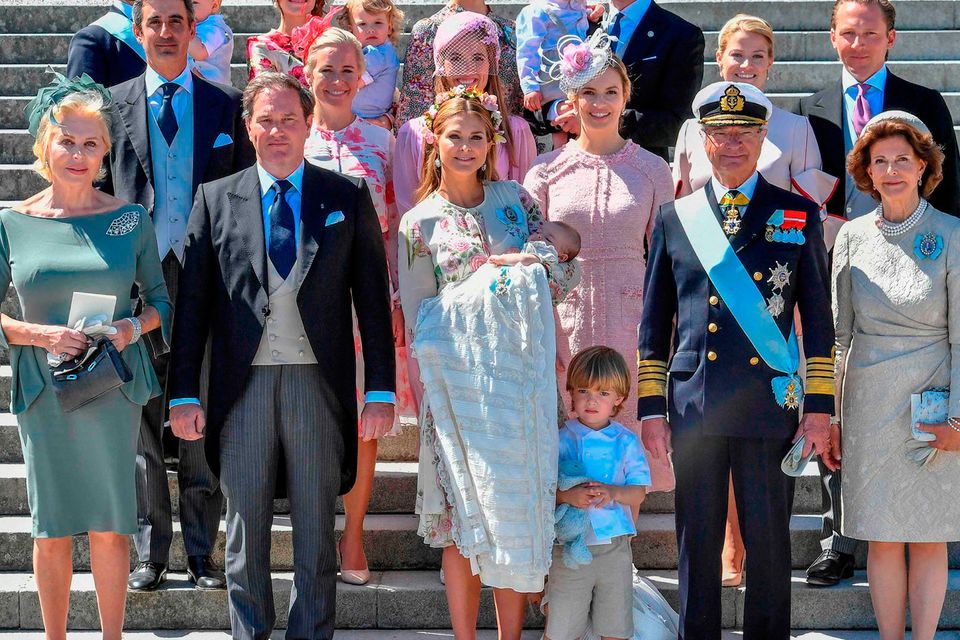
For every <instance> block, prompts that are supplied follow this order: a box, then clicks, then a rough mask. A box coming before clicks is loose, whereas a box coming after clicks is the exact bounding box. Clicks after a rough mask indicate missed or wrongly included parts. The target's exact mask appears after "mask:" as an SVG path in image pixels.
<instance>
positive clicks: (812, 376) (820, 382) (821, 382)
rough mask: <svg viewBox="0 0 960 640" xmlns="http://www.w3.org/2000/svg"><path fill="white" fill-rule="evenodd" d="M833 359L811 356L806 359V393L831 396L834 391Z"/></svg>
mask: <svg viewBox="0 0 960 640" xmlns="http://www.w3.org/2000/svg"><path fill="white" fill-rule="evenodd" d="M835 367H836V365H835V363H834V359H833V358H825V357H818V356H813V357H810V358H807V380H806V390H805V391H806V393H819V394H821V395H825V396H832V395H833V394H834V391H835V387H834V379H835V378H834V371H835Z"/></svg>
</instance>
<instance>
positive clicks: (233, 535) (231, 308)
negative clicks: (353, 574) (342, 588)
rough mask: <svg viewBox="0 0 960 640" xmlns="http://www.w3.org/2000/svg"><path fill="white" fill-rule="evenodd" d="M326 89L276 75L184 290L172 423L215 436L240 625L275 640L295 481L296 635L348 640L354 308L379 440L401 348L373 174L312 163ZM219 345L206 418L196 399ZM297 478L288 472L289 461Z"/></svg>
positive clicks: (200, 236)
mask: <svg viewBox="0 0 960 640" xmlns="http://www.w3.org/2000/svg"><path fill="white" fill-rule="evenodd" d="M312 112H313V97H312V96H311V94H310V92H309V91H307V90H306V89H304V88H302V87H301V86H300V84H299V83H298V82H297V80H295V79H293V78H291V77H290V76H287V75H283V74H279V73H264V74H261V75H260V76H258V77H257V78H256V79H254V80H253V81H251V82H250V84H249V85H247V88H246V90H245V91H244V97H243V113H244V119H245V120H246V124H247V130H248V132H249V134H250V139H251V141H252V142H253V144H254V147H255V148H256V151H257V164H256V166H255V167H252V168H250V169H246V170H244V171H241V172H240V173H237V174H234V175H232V176H229V177H227V178H223V179H222V180H217V181H215V182H212V183H210V184H205V185H202V186H201V187H200V189H199V191H198V192H197V198H196V200H195V202H194V207H193V212H192V213H191V216H190V224H189V227H188V230H187V243H186V251H185V259H184V265H183V273H184V277H183V281H182V282H181V287H180V291H179V293H178V295H177V304H179V305H181V306H180V307H179V314H180V315H179V316H178V320H177V322H176V323H175V325H174V335H173V346H172V382H171V391H170V397H171V398H172V400H171V401H170V407H171V409H170V421H171V424H172V426H173V430H174V433H176V434H177V435H178V436H179V437H181V438H184V439H187V440H196V439H199V438H205V445H206V451H207V459H208V460H209V462H210V467H211V469H213V471H214V473H216V474H218V475H219V477H220V481H221V485H222V487H223V492H224V495H225V496H226V497H227V550H226V570H227V593H228V597H229V602H230V626H231V629H232V636H233V637H234V638H242V639H261V638H269V637H270V633H271V631H272V630H273V626H274V623H275V621H276V612H275V611H274V605H273V592H272V585H271V580H270V527H271V524H272V522H273V508H272V507H273V502H272V501H273V498H274V496H275V494H276V493H277V491H278V485H286V490H287V494H288V495H289V497H290V503H291V504H290V514H291V520H292V524H293V545H294V549H293V557H294V578H293V586H294V588H293V590H292V592H291V596H290V598H291V602H290V616H289V621H288V623H287V633H286V637H287V638H297V639H300V638H309V639H315V638H316V639H325V638H331V637H333V629H334V614H335V603H336V571H337V560H336V548H335V546H334V517H335V505H336V497H337V494H338V493H345V492H346V491H348V490H349V489H350V488H351V486H352V485H353V482H354V477H355V475H356V465H357V409H356V407H357V403H356V391H357V390H356V387H355V385H356V383H355V379H356V378H355V370H354V367H355V364H356V359H355V354H354V346H353V320H352V313H351V301H352V306H353V308H354V309H355V310H356V317H357V323H358V326H359V328H360V336H361V344H362V345H363V361H364V366H365V375H364V378H365V384H366V389H365V390H364V391H365V392H366V404H365V406H364V409H363V414H362V415H361V417H360V423H361V432H362V433H361V434H362V436H363V437H364V439H367V440H369V439H370V438H378V437H380V436H382V435H384V434H385V433H387V432H388V431H389V430H390V428H391V426H392V425H393V416H394V407H393V404H394V401H395V397H394V392H395V388H394V384H395V382H394V368H395V364H394V349H393V333H392V324H391V315H390V300H389V298H390V296H389V287H388V277H387V265H386V257H385V255H384V250H383V242H382V241H381V240H380V226H379V223H378V221H377V215H376V212H375V211H374V208H373V202H372V201H371V199H370V194H369V192H368V191H367V187H366V183H365V182H364V181H363V180H361V179H355V178H348V177H346V176H343V175H341V174H338V173H334V172H331V171H327V170H325V169H320V168H317V167H314V166H313V165H311V164H305V163H304V160H303V144H304V142H305V141H306V138H307V135H308V133H309V130H310V121H311V114H312ZM208 335H209V337H210V342H211V360H210V370H211V371H215V372H217V375H214V376H210V380H209V382H210V392H209V398H208V401H207V403H206V413H204V410H203V409H201V406H200V402H199V400H198V399H197V397H198V392H199V389H200V386H201V382H200V377H201V375H200V364H201V362H202V360H203V354H204V350H205V345H206V341H207V336H208ZM281 470H285V472H286V473H285V475H283V476H281V477H279V478H278V471H281Z"/></svg>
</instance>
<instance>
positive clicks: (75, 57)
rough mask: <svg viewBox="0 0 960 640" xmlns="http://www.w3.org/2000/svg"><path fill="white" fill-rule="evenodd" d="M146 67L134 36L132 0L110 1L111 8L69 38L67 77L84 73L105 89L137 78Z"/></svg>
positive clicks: (141, 51) (141, 47)
mask: <svg viewBox="0 0 960 640" xmlns="http://www.w3.org/2000/svg"><path fill="white" fill-rule="evenodd" d="M146 67H147V56H146V53H145V52H144V50H143V45H142V44H140V41H139V40H137V37H136V36H135V35H134V33H133V0H113V4H111V5H110V9H108V10H107V12H106V13H105V14H103V15H102V16H100V17H99V18H98V19H97V20H96V21H95V22H93V23H92V24H89V25H87V26H86V27H84V28H83V29H80V31H77V33H76V34H75V35H74V36H73V38H71V39H70V48H69V50H68V51H67V77H68V78H76V77H77V76H80V75H83V74H84V73H85V74H87V75H88V76H90V77H91V78H93V79H94V80H96V81H97V82H99V83H100V84H102V85H103V86H105V87H112V86H114V85H116V84H120V83H121V82H126V81H127V80H131V79H133V78H136V77H137V76H139V75H140V74H141V73H143V72H144V70H145V69H146Z"/></svg>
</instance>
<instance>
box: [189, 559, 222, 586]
mask: <svg viewBox="0 0 960 640" xmlns="http://www.w3.org/2000/svg"><path fill="white" fill-rule="evenodd" d="M187 578H189V580H190V582H192V583H193V584H195V585H197V589H200V590H201V591H212V590H214V589H225V588H226V587H227V578H226V576H224V575H223V571H220V569H219V568H218V567H217V565H216V564H215V563H214V562H213V559H212V558H211V557H210V556H190V557H189V558H187Z"/></svg>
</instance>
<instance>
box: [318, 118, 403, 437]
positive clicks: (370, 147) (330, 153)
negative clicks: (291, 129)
mask: <svg viewBox="0 0 960 640" xmlns="http://www.w3.org/2000/svg"><path fill="white" fill-rule="evenodd" d="M393 145H394V142H393V134H392V133H390V132H389V131H387V130H386V129H384V128H383V127H378V126H377V125H375V124H373V123H371V122H369V121H367V120H364V119H363V118H359V117H358V118H356V119H355V120H354V121H353V122H351V123H350V124H349V125H347V126H346V127H344V128H343V129H341V130H339V131H329V130H327V129H321V128H319V127H316V126H315V127H313V129H312V130H311V131H310V137H309V138H307V142H306V144H305V145H304V148H303V155H304V157H305V158H306V159H307V161H308V162H310V163H312V164H315V165H317V166H318V167H323V168H324V169H330V170H331V171H337V172H339V173H343V174H345V175H348V176H353V177H355V178H363V179H364V181H365V182H366V183H367V187H368V188H369V189H370V198H371V199H372V200H373V206H374V209H376V211H377V217H378V218H379V220H380V231H381V232H382V233H383V243H384V249H385V250H386V253H387V264H388V265H389V271H390V285H391V293H393V299H394V301H395V304H399V300H400V297H399V294H398V288H397V265H396V256H397V227H398V225H399V223H400V216H399V215H398V214H397V207H396V204H395V202H394V198H393V184H392V181H391V175H392V172H391V165H392V161H393ZM353 338H354V346H355V348H356V352H357V389H358V390H360V389H363V356H362V355H361V351H360V335H359V333H358V331H357V326H356V321H354V330H353ZM396 356H397V406H396V408H397V419H398V420H399V418H400V416H401V415H402V416H406V417H410V418H415V417H416V415H417V409H416V402H415V400H414V396H413V392H412V390H411V389H410V376H409V374H408V366H407V348H406V347H396ZM357 402H358V407H359V408H360V409H362V408H363V398H362V395H361V394H360V392H359V391H358V395H357Z"/></svg>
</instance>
